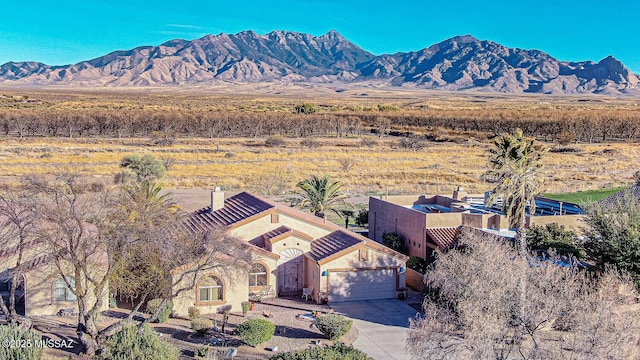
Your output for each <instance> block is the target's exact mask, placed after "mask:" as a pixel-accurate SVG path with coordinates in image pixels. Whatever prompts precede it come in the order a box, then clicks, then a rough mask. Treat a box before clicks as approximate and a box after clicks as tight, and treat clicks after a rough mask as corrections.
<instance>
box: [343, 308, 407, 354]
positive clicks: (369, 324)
mask: <svg viewBox="0 0 640 360" xmlns="http://www.w3.org/2000/svg"><path fill="white" fill-rule="evenodd" d="M331 307H332V308H333V309H334V311H335V312H336V313H339V314H342V315H344V316H346V317H349V318H351V319H353V325H355V327H356V328H357V329H358V332H359V335H358V338H357V339H356V341H354V342H353V347H355V348H356V349H359V350H362V351H364V352H365V353H367V354H368V355H369V356H371V357H373V358H374V359H376V360H409V359H411V357H410V356H409V354H408V353H407V352H406V351H405V342H406V340H407V329H408V328H409V318H412V317H414V316H415V315H416V310H415V309H414V308H412V307H411V306H409V305H407V304H405V303H404V302H402V301H400V300H396V299H389V300H367V301H352V302H342V303H334V304H331Z"/></svg>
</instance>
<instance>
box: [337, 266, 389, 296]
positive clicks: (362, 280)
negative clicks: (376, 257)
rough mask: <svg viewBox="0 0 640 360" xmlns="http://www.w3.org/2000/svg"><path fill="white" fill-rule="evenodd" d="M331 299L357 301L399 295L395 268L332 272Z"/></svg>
mask: <svg viewBox="0 0 640 360" xmlns="http://www.w3.org/2000/svg"><path fill="white" fill-rule="evenodd" d="M329 281H330V285H331V289H330V291H329V301H330V302H338V301H357V300H375V299H390V298H395V297H397V293H396V271H395V269H381V270H362V271H340V272H330V273H329Z"/></svg>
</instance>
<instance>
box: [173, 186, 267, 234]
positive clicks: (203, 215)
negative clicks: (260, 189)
mask: <svg viewBox="0 0 640 360" xmlns="http://www.w3.org/2000/svg"><path fill="white" fill-rule="evenodd" d="M272 208H275V206H273V205H272V204H269V203H267V202H265V201H262V200H261V199H259V198H257V197H255V196H253V195H251V194H249V193H247V192H242V193H240V194H237V195H234V196H232V197H230V198H228V199H225V200H224V207H223V208H222V209H218V210H215V211H213V212H212V211H211V206H207V207H205V208H202V209H200V210H198V211H195V212H193V213H192V214H191V216H189V217H188V218H187V220H186V221H185V222H184V227H185V228H186V229H187V230H189V231H190V232H195V233H197V232H202V231H208V230H212V229H215V228H218V227H225V226H230V225H233V224H236V223H238V222H240V221H243V220H245V219H247V218H249V217H251V216H255V215H258V214H260V213H262V212H265V211H268V210H270V209H272Z"/></svg>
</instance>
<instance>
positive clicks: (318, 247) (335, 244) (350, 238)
mask: <svg viewBox="0 0 640 360" xmlns="http://www.w3.org/2000/svg"><path fill="white" fill-rule="evenodd" d="M362 243H364V241H362V240H361V239H359V238H358V237H357V236H356V235H355V234H353V235H352V234H350V233H346V232H344V231H340V230H339V231H334V232H332V233H331V234H329V235H326V236H323V237H321V238H318V239H316V240H314V241H313V242H312V243H311V251H310V252H309V253H308V255H309V257H310V258H312V259H313V260H315V261H321V260H323V259H326V258H328V257H330V256H332V255H334V254H337V253H339V252H341V251H343V250H346V249H349V248H351V247H354V246H357V245H360V244H362Z"/></svg>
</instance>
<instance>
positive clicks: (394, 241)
mask: <svg viewBox="0 0 640 360" xmlns="http://www.w3.org/2000/svg"><path fill="white" fill-rule="evenodd" d="M382 243H383V244H384V246H386V247H388V248H391V249H393V250H395V251H397V252H399V253H403V254H404V251H405V247H404V239H403V238H402V236H400V235H398V234H397V233H384V234H382Z"/></svg>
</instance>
